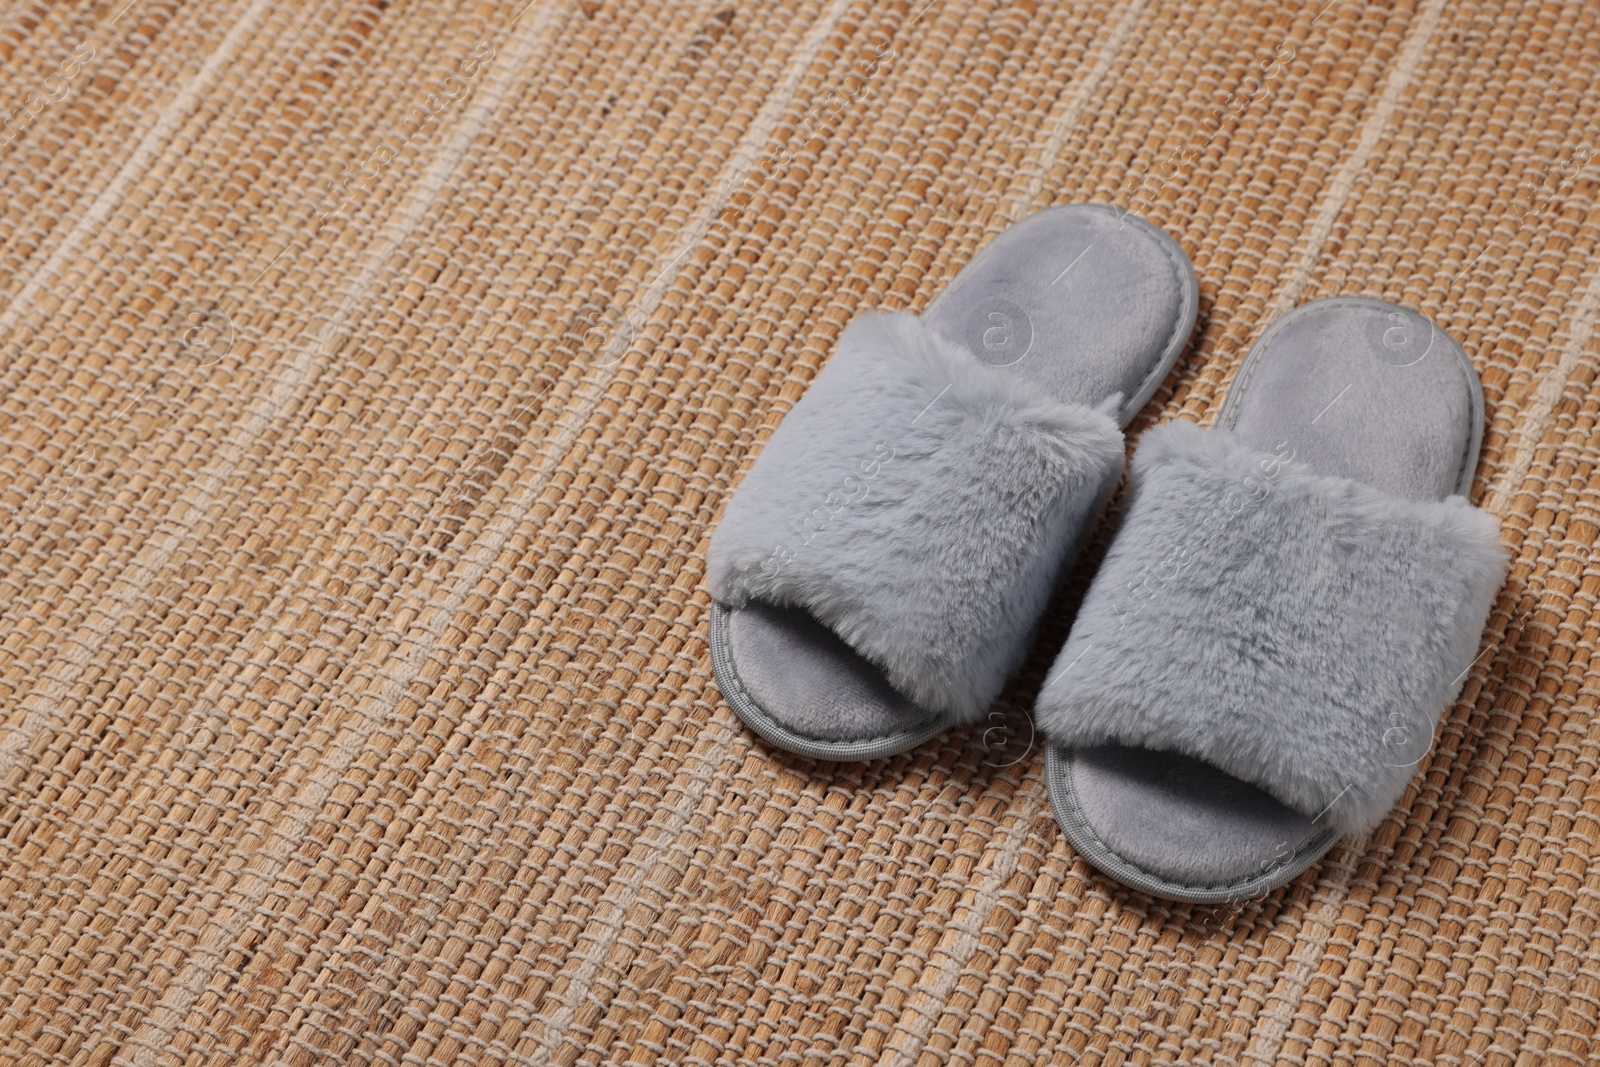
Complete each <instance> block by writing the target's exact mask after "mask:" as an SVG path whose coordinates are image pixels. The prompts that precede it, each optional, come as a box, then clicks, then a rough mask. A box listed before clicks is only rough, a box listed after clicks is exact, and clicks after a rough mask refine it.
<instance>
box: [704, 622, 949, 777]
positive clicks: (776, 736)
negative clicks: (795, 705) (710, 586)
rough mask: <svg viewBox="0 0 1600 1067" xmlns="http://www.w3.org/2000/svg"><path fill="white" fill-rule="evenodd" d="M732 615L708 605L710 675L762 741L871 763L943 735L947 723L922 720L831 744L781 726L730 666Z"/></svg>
mask: <svg viewBox="0 0 1600 1067" xmlns="http://www.w3.org/2000/svg"><path fill="white" fill-rule="evenodd" d="M731 614H732V613H731V612H730V611H729V610H728V609H727V608H726V607H724V606H723V605H721V604H718V603H716V602H713V603H712V605H711V627H710V645H711V673H712V674H714V675H715V676H716V679H717V687H718V688H719V689H721V690H722V695H723V697H725V698H726V699H727V701H728V703H729V705H731V706H732V707H733V711H734V714H736V715H738V716H739V718H740V719H742V720H744V723H745V725H746V726H748V727H750V729H752V730H754V731H755V732H756V733H757V734H758V735H759V736H760V737H761V738H762V739H764V740H766V741H768V742H770V743H771V744H774V745H777V746H778V747H779V748H781V749H784V750H785V751H788V752H793V753H794V754H795V755H797V756H805V757H807V758H808V759H821V760H833V761H835V762H837V761H842V760H873V759H882V758H883V757H885V756H898V755H899V754H900V753H902V752H905V751H907V750H909V749H913V748H915V747H917V746H918V745H920V744H922V742H924V741H926V740H928V739H929V738H931V737H934V736H936V735H938V734H942V733H944V731H945V730H946V729H947V728H948V727H949V725H950V724H949V723H948V722H946V721H944V720H943V719H941V718H938V717H936V716H934V717H929V718H928V719H925V720H923V724H922V725H920V726H917V727H914V728H912V729H909V730H902V731H900V732H898V733H893V734H885V735H884V736H882V737H866V738H861V739H859V740H854V741H832V740H828V739H826V738H819V737H807V736H805V735H804V734H797V733H795V732H794V731H793V730H790V729H789V728H788V727H787V726H784V725H783V724H782V723H780V722H779V721H778V720H776V719H774V718H773V717H772V716H771V715H769V714H767V710H766V709H765V708H763V707H762V706H761V705H760V704H758V703H757V702H756V700H755V698H754V697H752V696H751V695H750V693H749V692H748V691H747V690H746V689H745V687H744V681H743V679H741V678H740V677H739V669H738V667H736V666H735V665H734V657H733V642H732V641H731V640H730V636H729V633H728V617H729V616H730V615H731Z"/></svg>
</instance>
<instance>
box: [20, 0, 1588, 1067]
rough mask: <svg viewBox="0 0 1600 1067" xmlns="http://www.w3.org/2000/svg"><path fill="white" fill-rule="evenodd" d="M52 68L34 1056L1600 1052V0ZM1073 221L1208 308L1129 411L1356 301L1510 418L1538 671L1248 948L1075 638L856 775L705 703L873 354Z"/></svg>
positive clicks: (719, 3)
mask: <svg viewBox="0 0 1600 1067" xmlns="http://www.w3.org/2000/svg"><path fill="white" fill-rule="evenodd" d="M0 61H3V80H0V86H3V88H0V105H3V109H4V110H3V112H0V116H3V117H5V121H6V125H5V127H4V128H3V129H0V140H3V141H4V142H5V143H4V145H3V147H0V197H3V200H0V210H3V225H0V242H3V244H0V291H3V300H0V344H3V346H4V359H3V361H0V410H3V413H4V414H3V419H0V424H3V435H4V442H5V444H4V449H3V454H0V522H3V532H0V613H3V623H0V790H3V800H0V1049H3V1050H4V1051H3V1053H0V1058H3V1061H4V1062H6V1063H23V1064H43V1063H63V1064H66V1063H71V1064H125V1063H136V1064H178V1063H183V1064H234V1063H273V1064H279V1063H282V1064H292V1065H300V1064H309V1063H314V1062H326V1063H360V1064H366V1063H382V1064H395V1065H399V1064H405V1065H413V1064H458V1063H459V1064H490V1063H536V1064H543V1063H555V1064H570V1063H602V1062H605V1063H621V1062H640V1063H643V1062H650V1061H653V1060H658V1059H659V1060H661V1061H664V1062H673V1063H713V1062H714V1063H726V1064H732V1063H771V1064H779V1063H801V1062H813V1061H814V1062H818V1063H829V1064H844V1063H852V1064H870V1063H880V1062H881V1063H894V1064H926V1065H932V1064H938V1063H946V1062H951V1063H967V1064H1010V1065H1024V1064H1028V1065H1031V1064H1036V1063H1046V1062H1048V1063H1055V1064H1070V1063H1107V1064H1120V1063H1146V1062H1174V1061H1183V1062H1194V1063H1218V1064H1224V1063H1227V1064H1232V1063H1241V1064H1242V1063H1252V1064H1274V1063H1318V1064H1334V1063H1337V1064H1384V1063H1395V1062H1429V1063H1442V1064H1465V1065H1478V1064H1482V1065H1494V1064H1507V1063H1524V1064H1535V1063H1560V1062H1566V1063H1581V1062H1584V1061H1585V1060H1586V1059H1589V1058H1591V1057H1592V1056H1594V1055H1595V1054H1596V1053H1595V1030H1596V1025H1597V1014H1600V981H1597V978H1600V966H1597V953H1600V947H1597V944H1600V943H1597V939H1596V936H1595V935H1596V929H1595V927H1596V923H1597V919H1600V869H1597V868H1596V867H1595V866H1594V860H1595V858H1596V853H1597V851H1600V825H1597V816H1600V792H1597V790H1600V787H1597V786H1596V784H1595V781H1594V777H1595V772H1596V764H1597V760H1600V733H1597V731H1596V729H1595V727H1594V726H1593V725H1592V721H1591V712H1592V709H1593V708H1594V706H1595V703H1596V698H1597V695H1600V684H1597V679H1600V673H1597V669H1596V667H1595V665H1594V664H1593V663H1592V661H1591V649H1592V648H1593V647H1594V643H1595V639H1596V625H1597V620H1596V607H1597V598H1600V565H1597V564H1596V563H1594V562H1593V561H1592V560H1591V547H1592V544H1593V542H1594V539H1595V533H1596V524H1597V522H1600V518H1597V516H1596V506H1595V499H1596V496H1595V494H1596V490H1597V489H1600V484H1597V483H1600V473H1597V472H1596V469H1595V463H1596V458H1597V444H1600V437H1597V431H1596V416H1597V413H1600V396H1597V394H1596V393H1595V391H1594V385H1595V377H1596V370H1597V367H1600V339H1597V338H1596V336H1595V327H1596V317H1597V315H1600V259H1597V257H1596V254H1595V253H1596V245H1597V242H1600V213H1597V212H1596V209H1595V205H1594V192H1595V186H1596V181H1595V179H1596V173H1597V171H1596V169H1595V165H1596V164H1594V163H1593V161H1592V157H1593V156H1594V155H1595V154H1596V152H1597V147H1596V146H1597V145H1600V88H1597V87H1596V83H1595V77H1594V75H1595V71H1596V70H1600V23H1597V13H1596V10H1595V8H1594V6H1593V5H1590V4H1584V3H1579V2H1573V3H1569V4H1566V5H1557V4H1553V3H1547V4H1543V5H1541V4H1539V3H1525V4H1518V3H1514V2H1503V0H1494V2H1491V0H1482V2H1481V5H1480V3H1479V2H1476V0H1474V2H1466V0H1463V2H1446V0H1427V2H1423V3H1418V4H1415V5H1411V4H1405V3H1401V4H1398V5H1396V6H1394V7H1392V8H1391V7H1390V6H1388V5H1385V4H1377V3H1374V4H1371V5H1366V4H1363V3H1361V2H1359V0H1334V2H1333V3H1330V4H1327V6H1326V7H1324V6H1323V3H1322V0H1318V2H1317V3H1311V4H1307V5H1306V6H1303V7H1295V6H1287V5H1286V6H1275V5H1271V4H1263V3H1260V2H1256V0H1240V2H1228V3H1221V2H1216V3H1197V2H1182V0H1170V2H1167V0H1163V2H1157V0H1082V2H1077V0H1063V2H1060V3H1038V4H1034V3H1019V4H1015V5H1013V4H1001V3H997V2H995V0H983V2H977V3H966V2H957V0H932V2H926V0H915V2H914V3H904V2H902V3H872V4H869V3H866V2H864V0H836V2H835V0H829V2H818V0H792V2H790V3H785V4H775V3H756V2H754V0H714V2H703V0H665V2H656V0H624V2H620V3H612V2H608V0H534V2H533V3H532V4H527V5H526V6H524V2H523V0H517V2H515V3H510V2H504V0H502V2H490V0H448V2H445V3H424V2H420V0H393V2H386V0H216V2H210V3H199V2H186V0H131V2H130V0H111V2H104V0H100V2H95V3H88V4H82V3H78V4H70V5H69V4H61V3H54V2H47V0H13V2H12V3H11V4H10V5H9V6H8V7H6V8H5V9H4V12H3V22H0ZM1084 200H1094V201H1102V202H1109V203H1113V204H1117V205H1119V206H1122V207H1128V208H1133V209H1135V210H1137V211H1139V212H1140V213H1142V214H1144V215H1145V216H1146V217H1148V218H1149V219H1151V220H1152V221H1154V222H1156V223H1157V224H1159V225H1161V226H1164V227H1166V228H1167V229H1168V230H1169V231H1171V232H1172V233H1173V234H1174V235H1175V236H1176V237H1177V238H1178V239H1179V240H1180V241H1181V243H1182V244H1183V246H1184V247H1185V249H1186V250H1187V251H1188V252H1189V254H1190V256H1191V257H1192V259H1193V260H1194V262H1195V264H1196V265H1197V267H1198V269H1199V272H1200V275H1201V280H1202V287H1203V291H1204V302H1203V308H1202V315H1203V334H1202V336H1201V338H1200V341H1199V343H1198V345H1197V347H1196V348H1195V350H1194V351H1192V353H1191V354H1190V355H1189V356H1188V357H1187V358H1186V359H1185V361H1184V362H1183V364H1182V369H1181V371H1180V372H1179V373H1177V374H1175V375H1174V376H1173V378H1172V379H1171V380H1169V381H1168V383H1167V384H1166V385H1165V386H1164V387H1163V389H1162V391H1161V392H1159V393H1158V394H1157V396H1156V399H1155V401H1154V402H1153V403H1152V405H1151V406H1150V409H1149V411H1148V412H1147V414H1146V415H1145V416H1144V417H1143V419H1142V420H1141V422H1140V423H1139V424H1138V425H1137V426H1136V427H1135V428H1134V429H1135V431H1137V430H1138V429H1140V428H1142V427H1143V426H1145V425H1149V424H1150V422H1151V420H1152V419H1154V418H1157V417H1171V416H1172V415H1173V414H1175V413H1177V412H1180V411H1181V412H1184V413H1186V414H1187V415H1189V416H1191V417H1194V418H1198V419H1201V420H1202V421H1207V420H1208V419H1209V417H1210V414H1211V413H1212V412H1213V411H1214V409H1215V404H1216V402H1217V401H1218V399H1219V398H1220V396H1222V395H1223V394H1224V392H1225V389H1226V385H1227V383H1228V381H1229V379H1230V377H1231V375H1232V373H1233V372H1234V370H1235V368H1236V367H1237V366H1238V363H1239V360H1240V358H1241V356H1242V354H1243V352H1244V350H1245V348H1246V347H1247V346H1248V344H1249V342H1250V341H1251V340H1252V339H1253V338H1254V337H1255V336H1256V335H1257V334H1258V333H1259V332H1260V331H1261V330H1262V329H1263V328H1264V325H1265V324H1266V323H1267V322H1269V321H1270V320H1271V319H1272V318H1273V317H1275V316H1277V315H1279V314H1281V313H1282V312H1284V311H1286V310H1287V309H1289V308H1290V307H1292V306H1294V305H1295V304H1296V303H1299V302H1302V301H1305V300H1307V299H1311V298H1315V297H1320V296H1326V295H1330V294H1335V293H1366V294H1371V295H1376V296H1383V297H1387V298H1389V299H1392V300H1398V301H1403V302H1406V303H1408V304H1411V305H1413V306H1415V307H1417V308H1419V309H1421V310H1422V311H1423V312H1425V313H1426V314H1428V315H1430V316H1432V317H1434V318H1435V319H1436V320H1437V321H1438V322H1440V323H1441V324H1442V325H1443V326H1445V327H1446V328H1447V329H1448V330H1449V331H1450V332H1451V333H1452V334H1453V335H1454V336H1455V337H1456V338H1458V339H1459V340H1460V341H1461V342H1462V343H1463V345H1464V346H1465V347H1466V349H1467V351H1468V352H1469V353H1470V354H1471V356H1472V358H1473V360H1474V362H1475V363H1476V365H1477V366H1478V368H1479V370H1480V371H1481V373H1482V377H1483V382H1484V387H1485V391H1486V394H1487V400H1488V415H1489V420H1490V428H1489V431H1488V435H1487V438H1486V440H1485V446H1484V458H1483V462H1482V465H1481V467H1480V469H1479V474H1478V482H1477V484H1476V487H1475V493H1476V494H1477V496H1478V498H1479V499H1480V500H1481V502H1482V503H1483V505H1484V506H1485V507H1487V508H1488V509H1489V510H1491V511H1493V512H1494V513H1496V514H1497V515H1498V516H1499V517H1500V518H1501V520H1502V523H1503V527H1504V537H1505V540H1506V542H1507V543H1508V544H1509V545H1510V546H1512V548H1513V549H1514V551H1515V553H1516V564H1515V567H1514V570H1513V574H1512V577H1511V579H1510V581H1509V582H1508V584H1507V586H1506V588H1505V590H1504V591H1503V593H1502V594H1501V597H1500V599H1499V602H1498V604H1497V606H1496V608H1495V611H1494V614H1493V616H1492V619H1491V621H1490V624H1489V627H1488V632H1487V634H1486V637H1485V646H1484V647H1485V652H1484V655H1483V656H1482V658H1481V659H1480V660H1479V662H1478V664H1477V665H1476V666H1475V668H1474V670H1473V671H1472V673H1471V676H1470V678H1469V679H1468V681H1467V683H1466V689H1465V691H1464V693H1463V695H1462V698H1461V701H1460V703H1459V704H1458V705H1457V706H1456V707H1455V708H1454V710H1453V711H1452V712H1451V713H1450V714H1449V715H1448V717H1447V719H1446V721H1445V723H1444V724H1443V726H1442V727H1441V730H1440V735H1439V737H1438V739H1437V743H1436V745H1435V748H1434V750H1433V752H1432V755H1431V756H1430V757H1429V758H1427V759H1426V760H1424V762H1423V764H1422V765H1421V768H1420V770H1419V772H1418V774H1417V777H1416V778H1415V780H1414V784H1413V788H1412V789H1411V790H1410V791H1409V792H1408V793H1407V796H1406V799H1405V801H1404V805H1403V807H1402V808H1401V809H1400V810H1398V811H1397V813H1396V814H1395V815H1394V817H1392V818H1391V819H1390V820H1389V821H1388V822H1387V823H1385V824H1384V825H1383V827H1382V828H1381V829H1379V830H1378V831H1376V833H1374V834H1373V835H1371V836H1370V837H1369V838H1367V839H1363V840H1360V841H1356V842H1352V843H1350V844H1349V845H1348V846H1347V847H1342V848H1340V849H1339V850H1338V851H1336V852H1335V853H1333V854H1332V855H1331V856H1330V857H1329V858H1328V859H1327V860H1326V861H1325V862H1323V863H1321V864H1319V865H1318V866H1317V867H1316V868H1315V869H1314V870H1313V871H1311V872H1308V874H1307V875H1306V876H1304V877H1302V878H1301V879H1299V880H1298V881H1297V882H1296V883H1295V884H1294V885H1293V886H1291V887H1290V888H1288V889H1287V890H1285V891H1282V892H1280V893H1277V894H1274V895H1272V896H1271V897H1269V898H1267V899H1266V900H1264V901H1260V902H1256V903H1252V904H1251V905H1249V906H1248V907H1246V908H1244V909H1243V910H1242V911H1241V912H1240V913H1238V914H1225V913H1219V912H1215V911H1208V910H1206V909H1194V908H1190V907H1187V906H1168V905H1165V904H1161V903H1157V902H1153V901H1151V900H1149V899H1148V898H1143V897H1140V896H1139V895H1138V894H1135V893H1131V892H1127V891H1123V890H1120V889H1118V888H1117V887H1115V886H1114V885H1112V884H1110V883H1108V882H1107V881H1105V880H1104V879H1103V878H1101V877H1100V876H1098V875H1096V874H1094V873H1093V872H1092V871H1091V870H1090V869H1089V868H1088V867H1086V866H1085V864H1083V863H1082V862H1081V861H1080V860H1078V859H1077V857H1076V856H1075V855H1074V854H1073V853H1072V851H1071V850H1070V849H1069V848H1068V847H1067V846H1066V845H1065V843H1064V842H1063V840H1062V838H1061V837H1060V835H1059V834H1058V833H1057V831H1056V828H1055V824H1054V822H1053V820H1052V818H1051V815H1050V810H1049V805H1048V803H1047V800H1046V796H1045V789H1044V783H1043V778H1042V773H1041V771H1042V759H1041V756H1040V752H1039V748H1038V745H1037V744H1036V743H1035V744H1032V746H1031V747H1030V745H1029V741H1030V738H1029V737H1028V736H1027V722H1026V719H1025V718H1024V717H1023V712H1024V709H1026V707H1027V706H1028V700H1029V697H1030V695H1031V693H1032V692H1033V689H1034V687H1036V685H1037V683H1038V681H1039V677H1040V675H1041V673H1042V670H1043V667H1044V665H1045V664H1046V663H1047V662H1048V660H1049V655H1050V652H1051V651H1052V650H1053V648H1052V645H1053V644H1054V643H1059V641H1060V640H1061V639H1062V637H1063V636H1064V634H1065V630H1066V621H1067V620H1066V617H1065V615H1064V614H1062V615H1060V616H1059V617H1058V618H1056V619H1055V621H1053V622H1051V623H1050V624H1049V626H1048V627H1047V629H1046V631H1045V633H1044V635H1043V640H1042V641H1041V645H1040V649H1041V651H1040V652H1039V653H1038V654H1036V655H1035V657H1034V659H1033V661H1032V662H1031V663H1030V666H1029V670H1028V672H1027V674H1026V676H1025V677H1023V678H1022V679H1020V680H1019V681H1018V682H1017V683H1016V684H1015V685H1014V686H1013V687H1012V688H1011V689H1010V690H1009V691H1008V695H1007V697H1006V706H1007V707H1009V708H1010V709H1011V710H1010V712H1009V713H1008V714H1007V715H1004V716H1001V719H1000V720H997V724H996V726H995V728H994V730H992V731H989V732H984V731H971V732H969V733H965V734H958V735H957V734H953V735H950V736H947V737H945V738H944V739H942V740H940V741H938V742H935V743H931V744H928V745H925V746H923V747H922V748H921V749H919V750H917V751H916V752H915V753H912V754H910V755H907V756H904V757H900V758H897V759H893V760H887V761H881V762H880V763H877V764H874V765H871V766H868V767H867V768H866V769H859V768H856V769H851V768H843V769H837V768H829V767H826V766H822V765H813V764H808V763H805V762H804V761H800V760H791V759H787V758H783V757H781V756H777V755H774V754H773V753H772V752H770V751H767V750H766V749H764V748H763V747H761V746H759V745H758V744H755V743H753V742H752V739H751V736H750V735H749V733H748V732H747V731H746V730H745V729H743V728H742V727H741V726H740V724H739V723H738V722H737V720H736V719H735V718H734V717H733V715H732V714H731V713H730V711H729V710H728V708H727V707H726V705H725V704H724V703H723V701H722V700H721V698H720V696H719V694H718V692H717V690H716V687H715V685H714V684H713V682H712V679H711V675H710V669H709V663H708V659H707V652H706V645H705V634H706V619H707V607H708V601H707V595H706V592H705V589H704V585H703V578H704V562H703V561H704V556H705V549H706V543H707V537H708V532H709V530H710V529H711V528H712V527H713V525H714V523H715V520H716V518H717V516H718V515H719V514H720V511H721V508H722V507H723V505H724V503H725V502H726V500H727V498H728V494H729V492H730V489H731V487H732V486H734V485H735V484H736V483H737V480H738V477H739V472H740V471H741V469H742V467H743V466H744V465H745V464H746V463H747V461H748V460H749V459H750V457H751V456H752V455H753V454H754V453H755V451H756V450H757V449H758V448H759V447H760V444H761V442H762V440H763V439H764V437H765V435H766V434H767V433H768V432H769V430H770V428H771V427H772V426H773V425H775V424H776V422H777V421H778V419H779V418H781V416H782V414H783V412H784V411H785V410H787V408H788V407H789V405H790V404H791V403H792V402H793V401H794V400H795V398H797V397H798V396H800V395H801V393H802V392H803V391H804V390H805V388H806V384H807V383H808V382H809V381H810V380H811V379H812V377H813V375H814V374H815V373H816V371H817V369H818V367H819V366H820V365H821V364H822V362H823V361H824V359H825V358H826V356H827V353H828V352H829V350H830V345H831V343H832V341H833V339H834V338H835V337H836V336H837V334H838V332H839V329H840V327H841V325H842V324H843V323H844V322H845V321H847V320H848V319H849V317H850V316H851V315H852V314H854V313H855V312H856V311H857V310H858V309H861V308H866V307H911V308H920V307H922V306H924V305H925V304H926V303H927V301H928V300H930V299H931V298H932V296H933V295H934V294H935V293H936V292H938V291H939V289H940V287H941V286H942V285H943V283H944V280H945V279H946V278H947V277H948V276H949V275H950V274H951V273H953V272H954V271H955V270H957V269H959V268H960V267H961V266H962V265H963V264H964V263H965V262H966V261H967V260H968V259H969V258H970V257H971V256H972V254H973V253H974V252H975V250H976V249H978V248H979V247H981V246H982V244H983V243H984V242H985V241H986V240H988V239H989V238H991V237H992V236H993V235H995V234H996V233H998V232H999V231H1000V230H1001V229H1002V228H1003V227H1004V226H1006V225H1007V224H1008V223H1009V222H1010V221H1013V220H1015V219H1018V218H1020V217H1022V216H1024V215H1026V214H1027V213H1029V212H1031V211H1034V210H1036V209H1038V208H1041V207H1044V206H1047V205H1050V204H1055V203H1068V202H1073V201H1084ZM1097 553H1098V549H1097V550H1095V551H1093V552H1091V553H1090V558H1093V557H1094V556H1095V555H1096V554H1097ZM1085 573H1086V568H1080V569H1079V573H1078V574H1077V576H1076V577H1075V578H1074V579H1073V580H1072V583H1071V587H1070V588H1069V589H1068V591H1067V593H1066V594H1065V595H1064V597H1063V601H1062V602H1063V604H1064V605H1066V606H1067V608H1068V609H1070V604H1071V603H1072V602H1073V598H1074V597H1075V596H1076V595H1077V592H1078V591H1080V590H1081V588H1082V586H1083V582H1084V574H1085ZM1002 721H1003V724H1004V725H1003V727H1002V726H1001V725H1000V722H1002Z"/></svg>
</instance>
